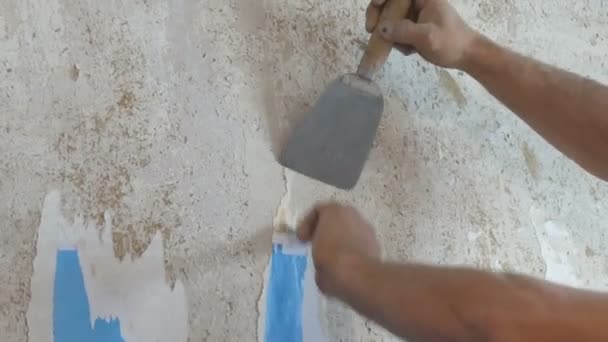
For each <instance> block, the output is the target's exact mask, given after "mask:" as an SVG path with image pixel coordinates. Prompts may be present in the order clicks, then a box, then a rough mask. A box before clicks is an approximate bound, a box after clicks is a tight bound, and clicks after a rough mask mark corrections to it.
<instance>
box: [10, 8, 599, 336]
mask: <svg viewBox="0 0 608 342" xmlns="http://www.w3.org/2000/svg"><path fill="white" fill-rule="evenodd" d="M453 3H454V5H455V6H456V7H457V8H458V9H459V10H460V11H461V13H462V15H463V17H465V18H466V20H468V21H469V22H470V23H471V25H473V26H474V27H476V28H478V29H479V30H481V31H483V32H485V33H486V34H487V35H489V36H490V37H492V38H494V39H496V40H498V41H499V42H501V43H502V44H505V45H508V46H511V47H513V48H514V49H516V50H518V51H520V52H523V53H525V54H529V55H533V56H535V57H538V58H540V59H542V60H544V61H547V62H550V63H553V64H557V65H559V66H561V67H564V68H566V69H568V70H572V71H576V72H579V73H582V74H584V75H587V76H590V77H593V78H595V79H597V80H599V81H604V82H608V66H606V65H605V63H606V61H608V58H607V57H608V45H607V41H606V37H608V16H607V15H606V13H605V11H601V10H599V9H601V8H605V5H606V4H605V1H602V0H582V1H575V2H571V1H532V0H501V1H494V0H483V1H472V0H458V1H453ZM365 6H366V3H365V1H363V0H356V1H355V0H347V1H320V0H306V1H295V0H289V1H279V0H265V1H256V0H229V1H224V0H222V1H220V0H203V1H194V0H173V1H161V0H133V1H125V0H108V1H91V0H85V1H75V0H24V1H13V0H0V109H1V111H2V112H1V113H0V228H1V229H0V288H2V290H1V291H0V331H2V332H3V334H5V336H8V337H7V341H25V340H26V336H27V330H28V325H27V321H26V319H25V318H26V311H27V309H28V303H29V300H30V279H31V278H32V272H33V266H32V265H33V259H34V257H35V255H36V249H35V246H36V242H37V232H38V227H39V224H40V213H41V209H42V205H43V198H44V197H45V196H46V194H47V193H49V192H50V191H52V190H58V191H59V192H60V193H61V196H62V199H63V203H62V207H63V212H64V215H65V216H66V217H75V216H77V215H81V216H83V217H86V218H87V220H90V221H92V222H94V223H95V224H96V226H97V227H98V228H97V229H99V230H100V231H101V230H102V229H103V228H104V227H105V226H106V225H107V224H110V225H111V229H112V234H111V236H112V243H113V249H114V255H115V257H116V258H118V259H121V260H123V259H125V258H133V259H137V258H138V257H140V256H141V255H142V254H143V253H144V251H146V249H147V247H148V245H149V244H150V242H151V241H152V239H153V237H154V236H156V235H157V234H160V235H161V236H162V245H163V248H164V258H165V260H164V266H165V271H166V274H167V282H168V284H169V285H171V284H172V283H173V282H175V281H176V280H178V279H179V280H180V282H182V283H183V285H184V288H185V293H186V297H187V302H188V313H189V335H190V340H192V341H201V340H202V341H205V340H208V341H254V340H256V336H258V333H257V331H258V321H259V316H260V310H263V307H262V308H261V309H260V306H259V299H260V295H261V293H262V290H263V286H264V281H263V279H264V278H263V272H264V269H265V267H266V265H267V262H268V256H269V255H270V252H271V250H270V236H271V234H272V229H273V225H275V226H277V224H279V223H293V222H295V221H296V220H297V218H298V217H299V216H300V215H302V214H303V212H304V211H305V210H306V209H307V208H308V207H309V206H310V205H311V204H313V203H314V202H315V201H317V200H327V199H338V200H344V201H348V202H350V203H352V204H353V205H355V206H357V207H359V208H360V209H361V210H362V211H363V212H364V214H365V215H366V216H367V217H368V218H369V219H370V221H372V222H373V223H374V224H375V225H376V227H377V228H378V233H379V235H380V237H381V240H382V242H383V247H384V250H385V254H386V256H387V257H388V258H390V259H393V260H421V261H425V262H433V263H439V264H468V265H474V266H477V267H483V268H488V269H494V270H505V271H517V272H524V273H528V274H531V275H535V276H539V277H547V278H549V279H553V280H558V281H565V282H568V283H571V284H573V285H579V286H584V287H591V288H598V289H601V288H608V266H606V265H608V263H606V262H605V260H606V258H607V257H608V254H607V252H606V250H605V248H604V247H605V245H606V243H608V235H607V230H608V201H607V200H606V199H607V198H608V186H607V185H605V184H600V182H598V181H597V180H596V179H594V178H593V177H591V176H589V175H587V174H585V173H584V172H583V171H582V170H581V169H579V168H578V167H577V166H576V165H575V164H573V163H572V162H571V161H569V160H567V159H566V158H564V157H563V156H562V155H560V153H558V152H557V151H555V150H554V149H553V148H552V147H551V146H549V145H547V144H546V143H545V142H544V141H543V140H542V139H541V138H539V137H538V136H537V135H536V134H535V133H534V132H533V131H532V130H530V129H529V128H528V127H526V126H525V125H524V124H523V123H522V122H521V121H519V120H518V119H517V118H516V117H515V116H513V115H512V114H510V113H509V111H508V110H506V109H505V108H503V107H502V106H501V105H499V104H498V103H497V102H496V101H495V100H494V99H492V98H491V96H489V95H488V94H487V93H486V92H485V91H484V90H483V89H482V88H481V87H480V86H479V85H478V84H477V83H476V82H475V81H474V80H472V79H470V78H469V77H468V76H466V75H464V74H462V73H459V72H456V71H452V70H448V71H446V70H441V69H437V68H435V67H433V66H431V65H429V64H427V63H425V62H424V61H423V60H421V59H420V58H418V57H408V58H404V57H402V56H400V55H398V54H396V53H395V54H393V55H392V56H391V58H390V60H389V62H388V64H387V65H386V67H385V68H384V70H383V72H382V74H381V75H379V78H378V79H379V83H380V85H381V87H382V88H383V90H384V91H385V94H386V111H385V114H384V117H383V121H382V123H381V129H380V131H379V134H378V137H377V141H376V144H375V148H374V150H373V152H372V154H371V158H370V161H369V162H368V164H367V166H366V169H365V172H364V174H363V176H362V179H361V182H360V184H359V185H358V187H357V188H356V189H355V190H354V191H352V192H349V193H347V192H341V191H336V190H335V189H332V188H329V187H327V186H324V185H322V184H318V183H315V182H313V181H311V180H308V179H305V178H303V177H301V176H298V175H296V174H294V173H292V172H290V171H285V170H283V169H282V168H281V167H279V166H278V165H277V163H276V162H275V158H274V155H275V153H276V151H277V150H278V149H279V148H280V146H281V144H282V142H283V141H284V139H285V137H286V136H287V135H288V133H289V131H290V130H291V128H292V127H293V122H294V121H297V119H298V117H299V116H300V115H301V114H302V113H304V112H305V111H306V109H307V108H308V107H309V106H311V104H312V103H313V102H314V100H315V99H316V97H317V96H318V95H319V92H320V91H321V90H322V89H323V87H324V85H325V84H327V83H328V82H329V81H330V80H331V79H333V78H334V77H336V76H337V75H339V74H341V73H345V72H350V71H352V70H353V69H354V68H355V65H356V62H357V59H358V57H359V56H360V54H361V44H362V42H364V41H365V40H366V37H367V35H366V33H365V32H364V30H363V21H364V18H363V17H364V8H365ZM104 213H111V215H104ZM108 217H111V222H106V220H107V219H108ZM325 308H326V309H325V310H326V313H325V324H326V325H327V329H328V332H329V335H330V336H332V338H333V339H334V340H336V341H350V340H352V341H359V340H361V341H369V340H382V339H384V338H386V339H388V340H390V339H391V337H390V335H388V334H387V333H386V332H384V331H383V330H382V329H380V328H378V327H376V326H375V325H374V324H372V323H370V322H368V321H366V320H365V319H363V318H360V317H358V316H357V315H356V314H354V313H352V312H351V311H349V310H348V309H346V308H344V307H342V306H340V305H339V304H336V303H328V304H327V305H326V306H325Z"/></svg>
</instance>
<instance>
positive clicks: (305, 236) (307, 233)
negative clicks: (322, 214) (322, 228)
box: [296, 208, 319, 242]
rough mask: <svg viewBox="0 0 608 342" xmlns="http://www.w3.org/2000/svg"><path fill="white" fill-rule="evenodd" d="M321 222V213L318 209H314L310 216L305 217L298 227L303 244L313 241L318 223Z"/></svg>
mask: <svg viewBox="0 0 608 342" xmlns="http://www.w3.org/2000/svg"><path fill="white" fill-rule="evenodd" d="M318 221H319V212H318V210H317V208H314V209H312V210H311V211H310V212H309V213H308V215H306V216H305V217H304V219H303V220H302V222H300V224H299V225H298V230H297V232H296V233H297V236H298V239H299V240H300V241H302V242H309V241H311V240H312V238H313V236H314V233H315V229H316V228H317V223H318Z"/></svg>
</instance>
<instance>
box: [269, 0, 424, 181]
mask: <svg viewBox="0 0 608 342" xmlns="http://www.w3.org/2000/svg"><path fill="white" fill-rule="evenodd" d="M411 3H412V1H411V0H388V1H387V3H386V5H385V6H384V9H383V11H382V13H381V14H380V20H391V21H395V20H399V19H403V18H405V16H406V15H407V13H408V11H409V9H410V6H411ZM392 48H393V43H392V42H388V41H386V40H384V39H383V38H382V37H381V35H380V28H379V27H377V28H376V29H375V31H374V32H373V33H372V35H371V37H370V40H369V42H368V44H367V47H366V49H365V52H364V54H363V57H362V58H361V62H360V64H359V68H358V69H357V73H356V74H346V75H343V76H341V77H340V78H338V79H337V80H335V81H333V82H332V83H331V84H330V85H329V86H328V87H327V89H325V91H324V92H323V94H322V95H321V97H320V98H319V100H318V101H317V103H316V104H315V106H314V107H313V109H312V111H311V112H310V113H308V114H307V116H306V117H305V119H304V120H303V122H302V123H301V124H300V125H299V126H298V127H297V128H296V129H295V131H294V133H293V135H292V137H291V139H290V140H289V141H288V142H287V145H286V147H285V148H284V150H283V151H282V153H281V155H280V157H279V162H280V163H281V164H282V165H283V166H285V167H287V168H290V169H292V170H294V171H296V172H299V173H301V174H304V175H306V176H309V177H311V178H314V179H317V180H319V181H322V182H324V183H327V184H329V185H333V186H336V187H338V188H341V189H352V188H353V187H354V186H355V184H357V181H358V180H359V177H360V175H361V172H362V170H363V166H364V164H365V161H366V160H367V158H368V155H369V152H370V150H371V148H372V144H373V141H374V138H375V136H376V131H377V130H378V125H379V123H380V118H381V116H382V111H383V109H384V100H383V98H382V92H381V91H380V88H379V87H378V85H376V84H375V83H374V82H373V81H372V77H373V76H374V74H375V73H376V72H377V71H378V70H379V69H380V68H381V67H382V65H384V62H386V59H387V58H388V56H389V54H390V52H391V49H392Z"/></svg>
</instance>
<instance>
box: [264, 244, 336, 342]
mask: <svg viewBox="0 0 608 342" xmlns="http://www.w3.org/2000/svg"><path fill="white" fill-rule="evenodd" d="M272 241H273V244H278V245H281V246H282V248H283V254H286V255H293V256H306V257H307V262H306V265H307V266H306V271H305V273H304V281H303V282H304V294H303V297H302V339H303V341H304V342H325V341H329V338H328V334H327V329H326V328H324V325H323V324H322V323H321V317H323V315H324V312H323V310H322V305H321V304H322V303H323V297H322V295H321V293H320V292H319V288H318V287H317V284H316V282H315V268H314V263H313V260H312V255H311V248H310V244H307V243H302V242H300V241H299V240H298V238H297V237H296V235H295V233H293V232H288V233H277V232H275V233H274V235H273V237H272ZM269 269H270V267H268V268H267V270H266V272H265V275H264V279H265V281H264V289H263V292H262V298H263V300H264V303H265V300H266V291H267V285H268V283H269V282H268V277H269V276H270V272H269ZM258 307H259V308H261V306H260V304H259V303H258ZM260 313H262V314H261V315H260V316H265V313H266V310H265V308H264V309H260ZM264 323H265V322H264V321H258V327H263V326H264V325H263V324H264ZM262 331H264V330H263V329H262ZM258 341H264V334H263V333H258Z"/></svg>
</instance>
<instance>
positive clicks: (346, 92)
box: [279, 74, 384, 190]
mask: <svg viewBox="0 0 608 342" xmlns="http://www.w3.org/2000/svg"><path fill="white" fill-rule="evenodd" d="M383 109H384V100H383V98H382V94H381V92H380V89H379V88H378V86H377V85H376V84H375V83H373V82H372V81H370V80H367V79H364V78H362V77H360V76H358V75H355V74H348V75H344V76H342V77H340V78H339V79H337V80H335V81H333V82H332V83H331V84H330V85H329V86H328V87H327V89H326V90H325V91H324V93H323V94H322V95H321V97H320V98H319V100H318V101H317V103H316V104H315V106H314V107H313V109H312V110H311V111H310V112H309V113H308V114H307V115H306V116H305V118H304V120H303V122H302V123H301V124H300V125H299V126H298V127H297V128H296V129H295V131H294V132H293V135H292V137H291V139H290V140H289V141H288V142H287V145H286V146H285V148H284V150H283V151H282V153H281V155H280V157H279V162H280V163H281V164H282V165H283V166H285V167H287V168H289V169H292V170H294V171H296V172H298V173H301V174H303V175H306V176H308V177H311V178H314V179H317V180H319V181H321V182H324V183H327V184H330V185H333V186H335V187H338V188H340V189H345V190H348V189H352V188H353V187H354V186H355V185H356V184H357V181H358V180H359V177H360V175H361V172H362V170H363V166H364V164H365V161H366V160H367V158H368V155H369V152H370V150H371V148H372V144H373V142H374V138H375V136H376V131H377V129H378V125H379V123H380V118H381V116H382V111H383Z"/></svg>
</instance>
